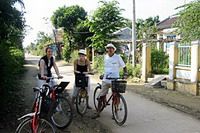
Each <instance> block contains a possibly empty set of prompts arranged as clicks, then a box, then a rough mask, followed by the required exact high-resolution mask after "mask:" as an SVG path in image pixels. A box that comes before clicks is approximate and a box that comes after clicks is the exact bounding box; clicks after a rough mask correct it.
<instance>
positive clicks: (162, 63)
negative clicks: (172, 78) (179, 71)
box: [151, 49, 169, 74]
mask: <svg viewBox="0 0 200 133" xmlns="http://www.w3.org/2000/svg"><path fill="white" fill-rule="evenodd" d="M151 66H152V72H153V73H155V74H167V73H168V71H169V56H168V55H166V54H165V52H164V51H161V50H157V49H153V50H152V52H151Z"/></svg>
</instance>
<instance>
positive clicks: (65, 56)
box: [63, 45, 71, 62]
mask: <svg viewBox="0 0 200 133" xmlns="http://www.w3.org/2000/svg"><path fill="white" fill-rule="evenodd" d="M63 59H64V60H65V61H67V62H69V61H70V59H71V51H70V49H69V46H68V45H65V46H64V49H63Z"/></svg>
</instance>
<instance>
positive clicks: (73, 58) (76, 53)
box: [70, 50, 78, 62]
mask: <svg viewBox="0 0 200 133" xmlns="http://www.w3.org/2000/svg"><path fill="white" fill-rule="evenodd" d="M77 58H78V50H74V51H73V52H72V53H71V61H70V62H73V61H74V60H75V59H77Z"/></svg>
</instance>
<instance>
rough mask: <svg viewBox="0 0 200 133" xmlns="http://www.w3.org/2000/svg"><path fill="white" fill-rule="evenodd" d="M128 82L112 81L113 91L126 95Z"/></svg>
mask: <svg viewBox="0 0 200 133" xmlns="http://www.w3.org/2000/svg"><path fill="white" fill-rule="evenodd" d="M126 84H127V81H125V80H114V81H112V91H113V92H118V93H125V91H126Z"/></svg>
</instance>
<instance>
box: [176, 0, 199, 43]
mask: <svg viewBox="0 0 200 133" xmlns="http://www.w3.org/2000/svg"><path fill="white" fill-rule="evenodd" d="M179 8H183V9H182V10H181V11H180V12H179V13H178V15H179V17H178V20H177V21H176V22H175V25H174V27H177V32H178V34H180V35H181V36H182V40H183V42H191V41H194V40H198V39H199V38H200V0H195V1H193V2H191V3H189V4H186V5H184V6H182V7H179Z"/></svg>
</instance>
